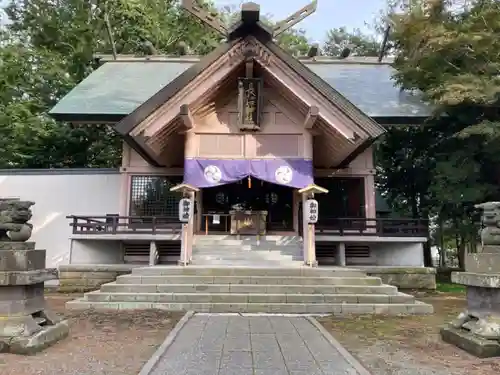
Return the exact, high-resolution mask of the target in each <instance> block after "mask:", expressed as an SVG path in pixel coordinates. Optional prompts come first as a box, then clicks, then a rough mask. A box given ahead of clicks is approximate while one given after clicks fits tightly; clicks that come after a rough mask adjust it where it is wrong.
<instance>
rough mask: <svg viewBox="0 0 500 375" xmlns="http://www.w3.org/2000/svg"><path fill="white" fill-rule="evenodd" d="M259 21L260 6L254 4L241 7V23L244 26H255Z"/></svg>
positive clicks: (249, 3)
mask: <svg viewBox="0 0 500 375" xmlns="http://www.w3.org/2000/svg"><path fill="white" fill-rule="evenodd" d="M259 19H260V5H259V4H256V3H254V2H248V3H243V4H242V5H241V22H243V23H244V24H246V25H250V24H255V23H257V22H259Z"/></svg>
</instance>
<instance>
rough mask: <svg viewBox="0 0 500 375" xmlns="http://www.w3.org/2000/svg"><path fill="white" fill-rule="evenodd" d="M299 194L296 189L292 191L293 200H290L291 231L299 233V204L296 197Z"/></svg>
mask: <svg viewBox="0 0 500 375" xmlns="http://www.w3.org/2000/svg"><path fill="white" fill-rule="evenodd" d="M298 197H299V194H298V193H297V191H296V190H294V192H293V198H292V199H293V201H292V207H293V211H292V212H293V231H294V232H295V234H298V233H299V205H300V201H299V199H298Z"/></svg>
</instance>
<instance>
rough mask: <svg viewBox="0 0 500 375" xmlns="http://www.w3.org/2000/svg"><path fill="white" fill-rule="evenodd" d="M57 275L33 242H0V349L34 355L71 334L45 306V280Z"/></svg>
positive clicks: (43, 251) (61, 321) (63, 321)
mask: <svg viewBox="0 0 500 375" xmlns="http://www.w3.org/2000/svg"><path fill="white" fill-rule="evenodd" d="M56 278H57V274H56V271H55V270H50V269H46V268H45V250H35V243H34V242H0V352H10V353H16V354H33V353H36V352H38V351H40V350H42V349H44V348H46V347H47V346H49V345H51V344H53V343H54V342H56V341H58V340H60V339H62V338H64V337H66V336H67V335H68V332H69V327H68V323H67V321H65V320H63V319H62V318H60V317H59V316H58V315H56V314H54V313H52V312H50V311H48V310H47V309H46V305H45V297H44V282H45V281H48V280H53V279H56Z"/></svg>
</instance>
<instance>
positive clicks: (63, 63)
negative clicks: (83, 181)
mask: <svg viewBox="0 0 500 375" xmlns="http://www.w3.org/2000/svg"><path fill="white" fill-rule="evenodd" d="M203 6H205V7H206V8H207V9H210V10H215V8H214V5H213V3H211V2H208V1H205V2H204V3H203ZM5 13H6V14H7V16H8V18H9V23H8V24H6V25H5V26H4V27H3V29H2V30H1V39H0V62H1V63H0V129H1V130H2V131H3V133H2V134H6V136H3V137H2V139H1V140H0V167H4V168H53V167H99V166H101V167H112V166H118V165H119V162H120V154H121V148H120V144H121V142H120V140H119V138H118V137H117V136H116V134H114V133H113V132H112V131H111V130H110V129H109V128H108V127H106V126H104V125H103V126H99V125H95V124H93V125H88V126H85V125H80V126H75V125H70V124H66V123H60V122H56V121H54V120H53V119H51V118H50V117H49V116H47V112H48V110H49V109H50V108H51V107H52V106H53V105H54V104H55V103H56V102H57V101H58V100H60V99H61V98H62V97H63V96H64V95H65V94H66V93H68V92H69V91H70V90H71V89H72V88H73V87H75V86H76V85H77V84H78V83H79V82H80V81H81V80H82V79H84V78H85V77H86V76H87V75H88V74H90V73H91V72H92V71H93V70H94V69H95V66H94V65H93V63H92V62H93V56H94V55H95V54H97V53H101V54H111V53H113V52H114V51H113V49H115V50H116V52H117V53H122V54H135V55H144V54H148V53H151V52H152V50H154V52H155V53H158V54H169V55H176V54H178V53H179V44H180V42H183V43H184V44H185V45H186V46H187V49H188V50H189V53H192V54H199V55H204V54H207V53H208V52H210V51H211V50H213V49H214V48H215V47H216V46H217V45H219V44H220V42H221V41H222V36H220V35H218V34H217V33H215V32H214V31H212V30H210V29H209V28H208V27H206V25H203V24H201V22H199V21H197V20H196V19H194V17H192V16H190V15H189V14H187V13H186V12H184V11H183V10H182V9H181V7H180V4H179V2H178V1H176V0H144V1H129V0H101V1H99V0H58V1H52V0H10V1H9V3H8V5H7V7H6V8H5ZM222 16H223V17H226V15H225V14H222ZM108 20H109V24H108V22H107V21H108ZM108 25H109V27H108ZM109 30H111V31H112V37H113V39H114V41H115V43H114V48H113V45H112V43H111V42H110V37H109ZM280 40H281V43H282V44H283V46H284V47H285V49H288V50H290V51H291V52H293V53H297V54H298V53H302V54H303V53H305V52H304V51H307V48H308V46H307V39H306V38H305V36H304V33H303V32H296V31H290V32H287V33H285V34H283V35H282V36H281V38H280Z"/></svg>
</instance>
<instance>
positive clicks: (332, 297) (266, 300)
mask: <svg viewBox="0 0 500 375" xmlns="http://www.w3.org/2000/svg"><path fill="white" fill-rule="evenodd" d="M198 249H200V248H198ZM242 251H243V250H242ZM245 251H247V250H245ZM249 251H250V252H251V251H252V250H249ZM203 253H204V250H203V248H202V249H201V250H200V253H199V254H203ZM212 255H213V254H212ZM197 259H198V260H201V259H203V258H197ZM286 259H288V258H286ZM205 260H206V261H208V260H211V261H215V260H217V259H215V260H214V259H205ZM221 260H223V261H225V259H221ZM233 260H234V259H233ZM281 260H282V259H278V261H277V264H280V262H281ZM267 261H268V259H267V258H266V262H267ZM272 261H274V259H272ZM289 261H291V262H295V260H293V257H292V260H289ZM66 306H67V308H68V309H89V308H94V309H98V310H120V309H151V308H155V309H163V310H169V311H189V310H193V311H196V312H211V313H222V312H225V313H227V312H235V313H301V314H302V313H308V314H335V315H348V314H375V313H376V314H389V315H399V314H429V313H432V312H433V308H432V306H431V305H427V304H424V303H421V302H418V301H416V300H415V299H414V297H413V296H411V295H408V294H403V293H399V292H398V290H397V288H396V287H393V286H389V285H383V284H382V281H381V280H380V278H376V277H368V276H366V274H365V273H363V272H362V271H360V270H356V269H349V268H335V267H332V268H309V267H304V266H295V265H294V266H291V267H285V266H280V267H277V266H269V267H262V266H252V267H248V266H232V267H228V266H223V265H222V266H220V265H219V266H207V265H204V264H201V265H191V266H187V267H180V266H155V267H141V268H134V269H133V271H132V273H131V274H130V275H124V276H119V277H118V278H117V280H116V282H112V283H109V284H104V285H102V286H101V289H100V290H99V291H94V292H90V293H86V294H85V296H84V297H83V298H82V299H79V300H75V301H71V302H68V303H67V305H66Z"/></svg>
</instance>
